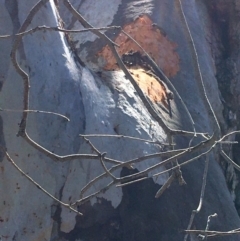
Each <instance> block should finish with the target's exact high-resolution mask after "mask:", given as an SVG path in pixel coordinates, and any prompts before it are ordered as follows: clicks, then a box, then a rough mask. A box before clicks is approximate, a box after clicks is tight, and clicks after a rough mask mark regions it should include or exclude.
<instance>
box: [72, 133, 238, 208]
mask: <svg viewBox="0 0 240 241" xmlns="http://www.w3.org/2000/svg"><path fill="white" fill-rule="evenodd" d="M236 133H240V131H234V132H231V133H228V134H226V135H225V136H223V137H222V138H221V139H220V140H219V141H217V142H215V143H214V139H213V136H212V138H211V139H210V140H211V142H210V141H205V142H202V143H200V144H198V145H197V146H195V147H194V148H192V147H190V148H189V153H191V154H192V153H195V152H196V151H198V152H199V151H200V150H201V149H202V148H209V147H210V148H209V149H208V150H207V151H206V152H203V153H201V154H199V155H198V156H196V157H193V158H191V159H189V160H187V161H185V162H183V163H181V164H180V166H183V165H187V164H189V163H191V162H193V161H195V160H197V159H199V158H201V157H204V156H205V155H207V154H208V153H210V152H211V151H212V150H213V149H214V148H215V146H216V145H217V144H218V143H220V142H222V141H223V140H224V139H225V138H226V137H227V136H229V135H233V134H236ZM178 151H179V150H178ZM182 151H183V150H182ZM159 154H164V155H169V154H170V152H165V153H158V155H159ZM141 158H142V157H140V158H139V159H141ZM173 158H175V156H174V157H173ZM136 161H137V159H134V160H132V161H131V162H129V163H134V162H136ZM170 161H172V160H171V159H168V160H165V161H163V163H161V164H166V163H169V162H170ZM116 167H117V166H115V167H112V169H109V170H110V171H113V170H115V168H116ZM177 168H178V166H175V167H172V168H170V169H168V170H165V171H162V172H160V173H156V174H154V175H153V176H152V177H157V176H159V175H162V174H165V173H167V172H169V171H174V170H176V169H177ZM205 168H206V165H205ZM238 168H240V167H239V166H238ZM104 176H106V173H104V174H101V175H100V176H98V177H96V178H94V179H93V180H91V181H90V182H89V183H88V184H87V185H86V186H85V187H84V188H83V189H82V190H81V195H80V196H81V199H80V200H77V201H76V202H75V203H74V204H73V205H76V204H77V203H83V202H86V201H88V200H90V199H91V198H93V197H94V196H96V195H98V194H99V193H101V192H103V191H106V190H107V189H109V188H110V187H111V186H112V185H114V184H116V183H115V182H114V181H113V182H111V183H109V185H108V186H107V187H106V188H103V189H101V190H99V191H97V192H95V193H93V194H91V195H89V196H87V197H84V198H82V196H83V193H84V192H85V191H87V190H88V189H89V188H90V186H91V185H93V183H94V182H96V181H98V180H99V179H101V178H103V177H104ZM129 177H131V176H129ZM152 177H151V176H149V177H143V178H139V179H137V180H134V181H131V182H127V183H123V184H119V185H117V187H123V186H126V185H130V184H132V183H136V182H139V181H142V180H146V179H147V178H152ZM165 184H166V183H165ZM165 184H164V185H165ZM166 188H167V184H166V186H165V189H166ZM163 191H164V190H163ZM159 192H160V190H159Z"/></svg>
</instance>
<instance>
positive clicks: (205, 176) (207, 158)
mask: <svg viewBox="0 0 240 241" xmlns="http://www.w3.org/2000/svg"><path fill="white" fill-rule="evenodd" d="M208 164H209V155H206V160H205V168H204V172H203V181H202V188H201V194H200V200H199V204H198V208H197V209H196V210H193V211H192V215H191V217H190V220H189V224H188V227H187V229H191V227H192V223H193V220H194V217H195V215H196V214H197V213H199V212H200V211H201V209H202V203H203V199H204V194H205V188H206V181H207V173H208ZM187 238H188V234H186V235H185V237H184V241H187Z"/></svg>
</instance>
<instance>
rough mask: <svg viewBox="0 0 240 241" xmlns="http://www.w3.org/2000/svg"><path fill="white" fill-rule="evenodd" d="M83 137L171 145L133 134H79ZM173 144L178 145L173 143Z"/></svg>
mask: <svg viewBox="0 0 240 241" xmlns="http://www.w3.org/2000/svg"><path fill="white" fill-rule="evenodd" d="M79 136H81V137H96V138H97V137H107V138H118V139H130V140H135V141H143V142H147V143H152V144H157V145H162V146H169V144H168V143H162V142H160V141H150V140H147V139H142V138H138V137H133V136H124V135H108V134H87V135H79ZM172 145H176V144H175V143H173V144H172Z"/></svg>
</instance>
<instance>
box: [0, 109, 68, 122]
mask: <svg viewBox="0 0 240 241" xmlns="http://www.w3.org/2000/svg"><path fill="white" fill-rule="evenodd" d="M0 111H7V112H30V113H31V112H33V113H43V114H51V115H57V116H60V117H62V118H64V119H65V120H67V121H70V119H69V118H67V117H66V116H65V115H62V114H59V113H56V112H51V111H44V110H13V109H2V108H0Z"/></svg>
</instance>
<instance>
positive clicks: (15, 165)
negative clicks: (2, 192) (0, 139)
mask: <svg viewBox="0 0 240 241" xmlns="http://www.w3.org/2000/svg"><path fill="white" fill-rule="evenodd" d="M0 149H1V150H2V152H4V153H5V155H6V157H7V160H8V161H9V162H10V163H11V164H12V165H13V166H14V167H15V168H16V169H17V170H18V171H19V172H20V173H21V174H22V175H23V176H24V177H26V178H27V179H28V180H29V181H30V182H31V183H33V184H34V185H35V186H36V187H37V188H39V189H40V190H41V191H42V192H44V193H45V194H46V195H47V196H49V197H50V198H52V199H53V200H54V201H56V202H57V203H59V204H60V205H62V206H64V207H66V208H68V209H70V210H71V211H73V212H75V213H77V214H78V215H83V214H82V213H80V212H78V211H77V210H75V209H74V208H72V207H71V206H70V205H69V204H67V203H64V202H62V201H60V200H59V199H57V198H56V197H54V196H53V195H52V194H50V193H49V192H48V191H47V190H45V189H44V188H43V187H42V186H40V185H39V184H38V183H37V182H36V181H34V180H33V179H32V178H31V177H30V176H29V175H27V174H26V173H25V172H24V171H23V170H22V169H21V168H20V167H19V166H18V165H17V164H16V163H15V162H14V161H13V159H12V158H11V157H10V155H9V154H8V152H7V151H6V149H5V148H3V147H2V146H0Z"/></svg>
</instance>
